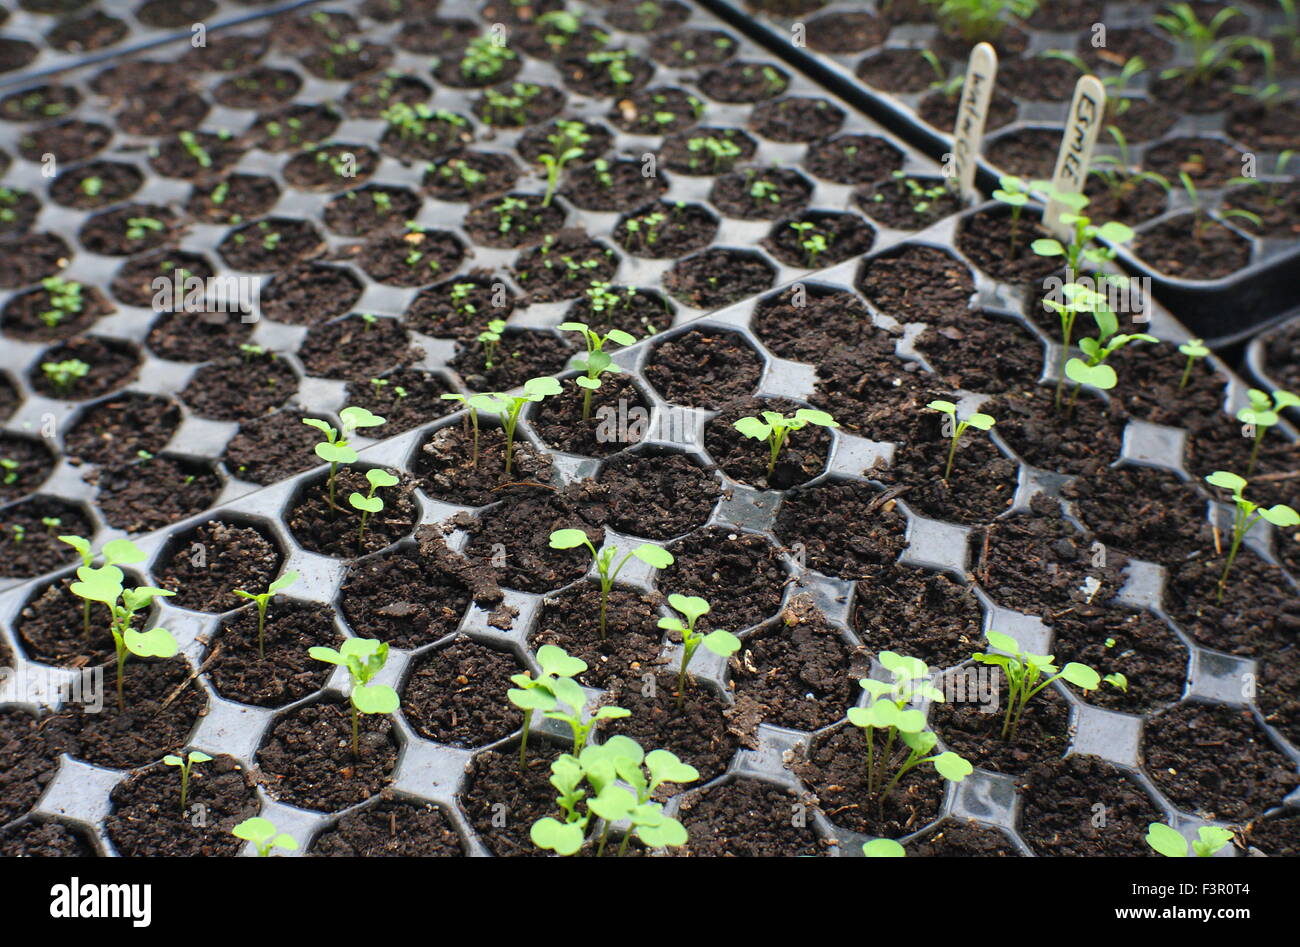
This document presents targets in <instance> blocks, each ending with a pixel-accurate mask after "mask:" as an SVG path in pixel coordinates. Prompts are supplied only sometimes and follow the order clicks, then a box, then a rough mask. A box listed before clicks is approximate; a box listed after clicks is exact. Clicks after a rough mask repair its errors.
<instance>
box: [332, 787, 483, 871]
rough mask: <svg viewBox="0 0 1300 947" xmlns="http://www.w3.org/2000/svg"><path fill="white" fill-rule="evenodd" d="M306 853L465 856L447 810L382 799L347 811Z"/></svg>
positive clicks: (425, 856) (335, 855)
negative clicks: (352, 810) (353, 810)
mask: <svg viewBox="0 0 1300 947" xmlns="http://www.w3.org/2000/svg"><path fill="white" fill-rule="evenodd" d="M381 795H383V794H381ZM308 854H310V855H320V856H325V857H340V858H376V857H379V856H400V857H409V858H434V857H448V858H450V857H454V856H458V855H464V854H465V843H464V842H463V841H462V840H461V838H460V836H459V835H457V834H456V832H455V830H454V829H453V828H452V825H451V821H450V820H449V819H448V818H447V815H446V813H444V812H443V811H442V809H440V808H439V807H438V806H435V805H434V804H433V803H430V802H417V801H415V800H409V799H401V798H392V799H389V798H381V800H380V801H379V802H377V803H375V804H374V805H370V806H363V807H362V808H360V809H357V810H356V811H355V812H349V813H348V814H347V815H345V816H344V817H343V818H341V819H339V821H338V822H337V823H336V824H335V825H334V827H333V828H331V829H328V830H326V831H325V832H322V833H321V834H320V835H318V836H317V837H316V841H314V842H313V843H312V845H311V848H310V849H308Z"/></svg>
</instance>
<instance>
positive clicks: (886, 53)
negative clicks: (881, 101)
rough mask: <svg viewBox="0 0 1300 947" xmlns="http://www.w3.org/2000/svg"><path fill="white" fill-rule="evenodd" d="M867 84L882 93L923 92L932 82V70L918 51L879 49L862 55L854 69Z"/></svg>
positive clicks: (909, 49)
mask: <svg viewBox="0 0 1300 947" xmlns="http://www.w3.org/2000/svg"><path fill="white" fill-rule="evenodd" d="M854 72H855V73H856V74H857V77H858V78H859V79H861V80H862V81H863V82H865V83H866V84H867V85H870V86H874V87H875V88H877V89H882V90H884V91H885V92H924V91H925V90H926V89H928V88H929V87H930V83H931V82H933V81H934V78H935V77H934V69H933V68H931V66H930V64H929V63H928V62H926V61H925V60H924V59H923V58H922V57H921V52H920V50H917V49H911V48H907V49H882V50H881V51H880V52H878V53H871V54H870V55H868V56H864V57H863V58H862V60H861V61H860V62H859V63H858V65H857V68H856V69H855V70H854Z"/></svg>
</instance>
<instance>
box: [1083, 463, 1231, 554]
mask: <svg viewBox="0 0 1300 947" xmlns="http://www.w3.org/2000/svg"><path fill="white" fill-rule="evenodd" d="M1061 493H1062V495H1063V496H1064V497H1065V498H1066V499H1067V500H1070V501H1072V503H1073V505H1074V509H1075V511H1076V513H1077V515H1078V516H1079V519H1080V520H1082V521H1083V523H1084V524H1085V525H1086V526H1088V527H1089V528H1090V529H1091V530H1092V531H1093V533H1095V534H1096V537H1097V539H1098V540H1100V541H1101V542H1103V543H1105V544H1106V545H1107V546H1109V547H1113V548H1115V549H1116V550H1119V551H1120V552H1122V553H1124V554H1125V555H1130V556H1136V557H1138V558H1139V559H1146V560H1148V561H1150V562H1158V563H1161V564H1163V565H1167V566H1172V565H1176V564H1177V563H1179V562H1182V561H1184V560H1186V559H1189V558H1191V557H1193V556H1197V555H1201V556H1204V555H1207V554H1209V553H1210V551H1211V550H1213V548H1214V538H1213V535H1212V532H1211V529H1210V525H1209V523H1207V522H1206V519H1205V507H1206V496H1205V494H1204V492H1202V491H1201V490H1200V489H1199V488H1198V487H1197V486H1196V485H1195V484H1194V483H1185V482H1183V481H1182V480H1179V479H1178V476H1177V475H1176V474H1174V473H1173V472H1172V471H1169V470H1161V469H1158V468H1155V467H1129V466H1124V467H1111V466H1108V465H1107V466H1101V467H1099V468H1098V469H1096V470H1093V471H1090V472H1088V474H1087V475H1086V476H1083V477H1080V478H1078V479H1077V480H1074V481H1072V482H1071V483H1069V484H1067V485H1066V486H1065V487H1063V488H1062V490H1061Z"/></svg>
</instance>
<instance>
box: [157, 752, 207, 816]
mask: <svg viewBox="0 0 1300 947" xmlns="http://www.w3.org/2000/svg"><path fill="white" fill-rule="evenodd" d="M211 761H212V757H210V756H208V754H206V753H204V752H203V751H202V750H190V752H189V753H187V754H186V755H185V758H184V759H182V758H181V757H179V756H175V755H173V754H171V753H169V754H167V755H166V756H164V757H163V763H164V764H166V765H167V766H175V767H177V768H178V769H179V770H180V771H181V812H184V811H185V803H186V801H187V800H188V799H189V797H190V769H191V768H192V767H193V766H194V764H195V763H209V762H211Z"/></svg>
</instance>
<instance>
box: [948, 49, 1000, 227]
mask: <svg viewBox="0 0 1300 947" xmlns="http://www.w3.org/2000/svg"><path fill="white" fill-rule="evenodd" d="M997 77H998V54H997V52H996V51H995V50H994V49H993V47H992V46H991V45H990V44H988V43H980V44H979V45H978V46H976V47H975V48H974V49H972V50H971V52H970V62H969V63H968V64H967V66H966V81H965V82H964V83H963V84H962V87H961V102H960V103H959V104H958V106H957V124H956V139H955V141H954V142H953V153H952V158H953V163H954V165H955V169H954V171H955V173H954V175H953V176H954V177H956V179H957V186H958V190H959V191H960V193H961V196H962V199H963V200H966V201H969V200H970V199H971V198H972V197H974V196H975V170H976V166H977V165H978V164H979V156H980V148H981V146H982V144H983V141H984V122H985V120H986V119H987V118H988V115H989V102H990V101H992V99H993V83H994V82H995V81H997Z"/></svg>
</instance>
